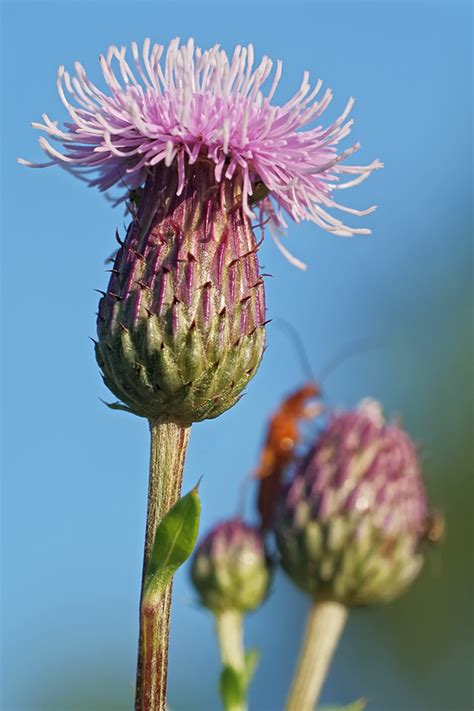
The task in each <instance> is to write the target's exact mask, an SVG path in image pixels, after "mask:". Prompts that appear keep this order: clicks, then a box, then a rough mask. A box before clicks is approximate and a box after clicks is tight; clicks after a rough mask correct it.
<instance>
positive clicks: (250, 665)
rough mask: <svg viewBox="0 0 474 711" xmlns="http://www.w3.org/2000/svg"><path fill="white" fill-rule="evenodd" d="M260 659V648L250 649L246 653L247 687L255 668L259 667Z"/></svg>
mask: <svg viewBox="0 0 474 711" xmlns="http://www.w3.org/2000/svg"><path fill="white" fill-rule="evenodd" d="M259 661H260V650H259V649H249V650H248V652H246V653H245V686H246V687H247V686H248V685H249V684H250V682H251V681H252V678H253V675H254V674H255V670H256V669H257V664H258V663H259Z"/></svg>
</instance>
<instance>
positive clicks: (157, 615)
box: [135, 420, 191, 711]
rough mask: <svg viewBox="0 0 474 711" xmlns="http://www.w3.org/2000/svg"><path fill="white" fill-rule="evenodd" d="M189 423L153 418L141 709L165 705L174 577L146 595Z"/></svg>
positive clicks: (175, 494)
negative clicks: (153, 593)
mask: <svg viewBox="0 0 474 711" xmlns="http://www.w3.org/2000/svg"><path fill="white" fill-rule="evenodd" d="M190 432H191V428H190V427H181V426H180V425H177V424H176V423H174V422H166V421H162V420H155V421H153V420H152V421H150V434H151V444H150V480H149V488H148V509H147V520H146V534H145V553H144V560H143V576H142V592H141V600H140V636H139V645H138V664H137V686H136V698H135V709H136V711H151V709H153V711H158V710H159V711H162V710H163V711H164V709H166V681H167V672H168V645H169V624H170V612H171V594H172V586H173V581H172V579H170V581H169V582H168V583H167V584H166V585H165V586H163V587H162V589H160V594H159V596H158V597H157V596H153V599H152V600H149V599H148V598H147V597H146V596H145V595H144V593H145V587H146V582H147V568H148V564H149V561H150V556H151V553H152V549H153V543H154V540H155V535H156V530H157V528H158V524H159V523H160V521H161V520H162V519H163V517H164V516H165V514H166V513H168V511H169V510H170V509H171V508H172V506H173V505H174V504H175V503H176V502H177V501H178V499H179V497H180V494H181V484H182V480H183V467H184V459H185V456H186V449H187V446H188V442H189V435H190Z"/></svg>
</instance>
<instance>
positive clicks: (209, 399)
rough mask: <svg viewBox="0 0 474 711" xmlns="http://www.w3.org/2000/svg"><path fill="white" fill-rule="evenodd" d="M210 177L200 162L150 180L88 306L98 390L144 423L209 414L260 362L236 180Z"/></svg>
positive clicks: (260, 307) (260, 316)
mask: <svg viewBox="0 0 474 711" xmlns="http://www.w3.org/2000/svg"><path fill="white" fill-rule="evenodd" d="M214 174H215V168H214V166H213V165H212V164H210V163H209V162H206V161H201V160H198V161H197V162H196V163H194V164H193V165H188V164H186V166H185V169H183V173H182V176H181V174H179V173H178V170H177V168H176V167H173V166H172V167H170V168H167V167H165V166H163V165H159V166H157V167H156V168H154V169H153V170H152V171H151V173H150V175H149V177H148V179H147V182H146V184H145V188H144V191H143V194H142V196H141V198H140V202H139V206H138V211H137V214H136V215H135V217H134V219H133V222H132V224H131V225H130V227H129V230H128V233H127V236H126V239H125V242H124V244H123V245H122V246H121V248H120V250H119V251H118V254H117V256H116V259H115V263H114V268H113V269H112V276H111V279H110V283H109V287H108V289H107V293H106V294H105V295H104V296H103V298H102V299H101V301H100V304H99V313H98V322H97V330H98V338H99V340H98V344H97V347H96V354H97V360H98V362H99V365H100V367H101V369H102V372H103V376H104V381H105V384H106V385H107V386H108V387H109V388H110V390H111V391H112V392H113V393H114V394H115V395H116V396H117V397H118V398H119V400H120V402H121V403H123V404H124V409H128V410H130V411H131V412H133V413H135V414H138V415H142V416H144V417H148V418H169V419H173V420H175V421H178V422H180V423H182V424H191V423H192V422H196V421H199V420H203V419H206V418H212V417H216V416H218V415H219V414H221V413H222V412H224V411H225V410H227V409H228V408H229V407H231V406H232V405H233V404H234V403H235V402H236V401H237V400H238V398H239V397H240V395H241V393H242V390H243V388H244V387H245V386H246V384H247V383H248V381H249V380H250V379H251V378H252V376H253V375H254V374H255V372H256V370H257V367H258V365H259V362H260V358H261V356H262V353H263V348H264V340H265V328H264V320H265V305H264V288H263V280H262V279H261V277H260V276H259V272H258V261H257V255H256V252H257V245H256V241H255V235H254V233H253V230H252V226H251V224H250V218H249V216H248V215H247V214H246V212H245V211H244V209H243V207H242V180H241V178H239V177H238V176H237V177H234V179H233V180H232V181H230V180H227V179H223V180H222V181H221V182H220V183H216V181H215V175H214ZM180 176H181V177H180ZM119 406H120V405H119Z"/></svg>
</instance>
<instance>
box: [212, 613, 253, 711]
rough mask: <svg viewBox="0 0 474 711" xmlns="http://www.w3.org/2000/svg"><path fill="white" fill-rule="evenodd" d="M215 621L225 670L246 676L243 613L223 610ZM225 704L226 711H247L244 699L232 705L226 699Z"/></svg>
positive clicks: (217, 614) (239, 675)
mask: <svg viewBox="0 0 474 711" xmlns="http://www.w3.org/2000/svg"><path fill="white" fill-rule="evenodd" d="M215 621H216V633H217V638H218V640H219V646H220V651H221V660H222V667H223V669H226V668H231V669H233V671H234V672H236V674H237V676H238V677H242V676H244V675H245V672H246V669H245V652H244V642H243V626H242V613H241V612H239V611H238V610H223V611H222V612H218V613H216V615H215ZM245 690H246V689H245ZM224 704H225V707H226V711H246V710H247V703H246V701H245V700H244V699H242V698H240V699H235V702H231V703H226V699H225V698H224Z"/></svg>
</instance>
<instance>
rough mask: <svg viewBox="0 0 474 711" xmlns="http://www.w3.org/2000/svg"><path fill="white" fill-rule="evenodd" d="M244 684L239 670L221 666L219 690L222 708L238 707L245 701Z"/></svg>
mask: <svg viewBox="0 0 474 711" xmlns="http://www.w3.org/2000/svg"><path fill="white" fill-rule="evenodd" d="M245 686H246V685H245V679H244V678H243V675H242V673H241V672H238V671H237V670H236V669H234V668H233V667H230V666H225V667H223V668H222V671H221V678H220V691H221V698H222V703H223V704H224V708H226V709H232V708H236V707H237V708H238V707H240V706H241V705H242V704H243V703H244V702H245Z"/></svg>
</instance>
